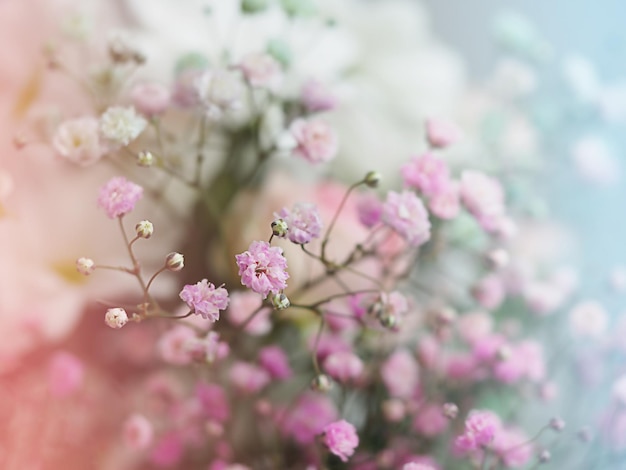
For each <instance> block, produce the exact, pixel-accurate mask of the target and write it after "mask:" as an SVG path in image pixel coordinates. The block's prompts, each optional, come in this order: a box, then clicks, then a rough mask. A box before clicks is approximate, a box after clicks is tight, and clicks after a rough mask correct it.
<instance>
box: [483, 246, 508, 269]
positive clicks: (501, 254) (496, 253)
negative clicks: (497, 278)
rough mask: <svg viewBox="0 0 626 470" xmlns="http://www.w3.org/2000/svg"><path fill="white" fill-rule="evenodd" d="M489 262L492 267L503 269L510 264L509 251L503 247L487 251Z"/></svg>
mask: <svg viewBox="0 0 626 470" xmlns="http://www.w3.org/2000/svg"><path fill="white" fill-rule="evenodd" d="M486 259H487V264H488V265H489V267H490V268H492V269H502V268H505V267H507V265H508V264H509V260H510V257H509V253H508V252H507V251H506V250H504V249H503V248H496V249H495V250H491V251H490V252H489V253H487V257H486Z"/></svg>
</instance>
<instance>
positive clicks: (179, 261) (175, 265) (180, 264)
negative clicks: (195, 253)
mask: <svg viewBox="0 0 626 470" xmlns="http://www.w3.org/2000/svg"><path fill="white" fill-rule="evenodd" d="M165 266H166V267H167V269H169V270H170V271H174V272H176V271H180V270H181V269H183V268H184V267H185V257H184V256H183V255H181V254H180V253H176V252H172V253H170V254H169V255H167V256H166V257H165Z"/></svg>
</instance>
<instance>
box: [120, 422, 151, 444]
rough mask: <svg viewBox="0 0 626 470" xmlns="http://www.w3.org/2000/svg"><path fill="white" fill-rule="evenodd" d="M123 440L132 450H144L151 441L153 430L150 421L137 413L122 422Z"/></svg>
mask: <svg viewBox="0 0 626 470" xmlns="http://www.w3.org/2000/svg"><path fill="white" fill-rule="evenodd" d="M123 435H124V442H125V443H126V445H127V446H128V447H129V448H131V449H133V450H145V449H147V448H148V446H149V445H150V444H151V443H152V438H153V436H154V430H153V428H152V424H150V421H148V419H147V418H146V417H145V416H143V415H140V414H138V413H135V414H133V415H131V416H130V417H129V418H128V419H127V420H126V422H125V423H124V434H123Z"/></svg>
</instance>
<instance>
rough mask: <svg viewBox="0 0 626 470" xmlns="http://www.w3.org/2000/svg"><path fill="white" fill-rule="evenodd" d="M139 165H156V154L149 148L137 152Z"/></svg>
mask: <svg viewBox="0 0 626 470" xmlns="http://www.w3.org/2000/svg"><path fill="white" fill-rule="evenodd" d="M137 165H139V166H142V167H144V168H148V167H151V166H152V165H154V155H152V153H151V152H149V151H148V150H142V151H141V152H139V153H138V154H137Z"/></svg>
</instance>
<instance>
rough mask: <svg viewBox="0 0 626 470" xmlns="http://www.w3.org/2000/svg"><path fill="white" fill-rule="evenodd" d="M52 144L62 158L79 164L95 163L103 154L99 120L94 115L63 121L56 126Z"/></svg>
mask: <svg viewBox="0 0 626 470" xmlns="http://www.w3.org/2000/svg"><path fill="white" fill-rule="evenodd" d="M52 146H53V147H54V149H55V150H56V151H57V152H58V153H59V155H61V156H62V157H63V158H64V159H66V160H67V161H69V162H71V163H75V164H77V165H80V166H89V165H93V164H94V163H96V162H97V161H98V160H100V158H102V156H103V155H104V154H105V152H106V149H105V146H104V145H103V144H102V142H101V141H100V129H99V122H98V120H97V119H96V118H94V117H82V118H78V119H71V120H68V121H64V122H62V123H61V125H60V126H59V127H58V128H57V130H56V132H55V134H54V137H53V139H52Z"/></svg>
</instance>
